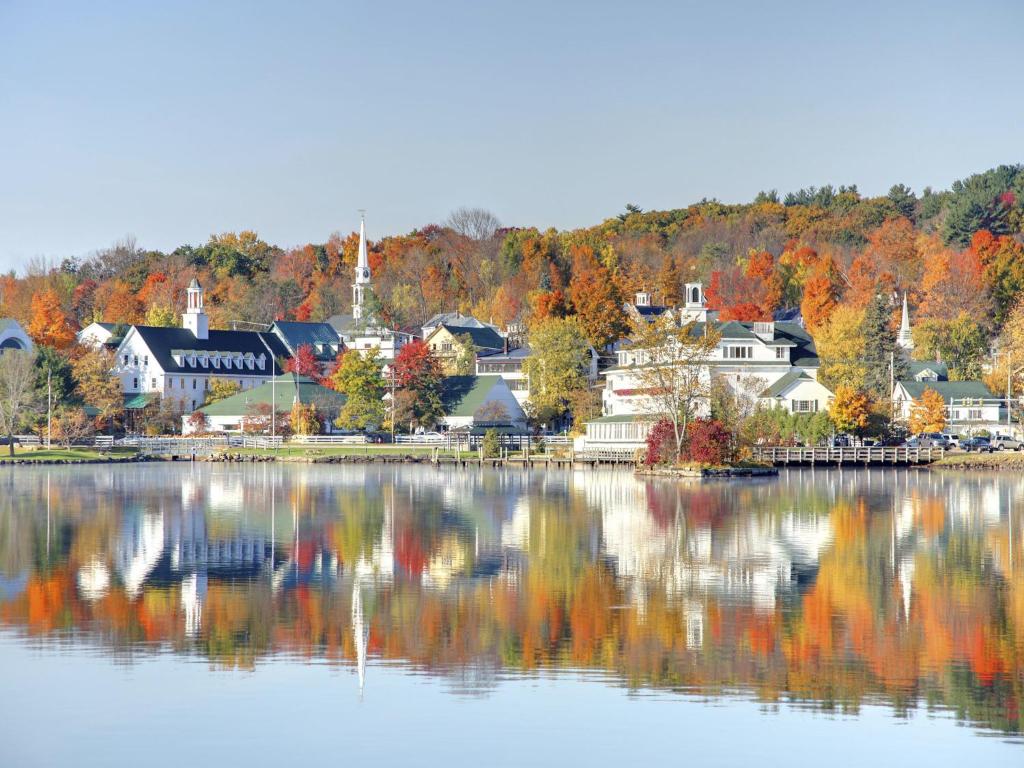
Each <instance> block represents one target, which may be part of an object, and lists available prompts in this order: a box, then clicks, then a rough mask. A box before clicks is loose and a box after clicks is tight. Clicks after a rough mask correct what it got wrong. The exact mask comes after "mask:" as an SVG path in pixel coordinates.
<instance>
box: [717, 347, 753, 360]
mask: <svg viewBox="0 0 1024 768" xmlns="http://www.w3.org/2000/svg"><path fill="white" fill-rule="evenodd" d="M753 356H754V348H753V347H724V348H723V349H722V357H723V358H725V359H726V360H749V359H751V358H752V357H753Z"/></svg>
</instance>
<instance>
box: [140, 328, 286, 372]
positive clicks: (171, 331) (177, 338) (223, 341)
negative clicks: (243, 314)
mask: <svg viewBox="0 0 1024 768" xmlns="http://www.w3.org/2000/svg"><path fill="white" fill-rule="evenodd" d="M132 330H134V331H135V332H136V333H138V334H139V336H140V337H141V338H142V340H143V341H144V342H145V343H146V346H147V347H149V350H150V352H152V353H153V356H154V357H155V358H156V362H157V363H159V364H160V367H161V368H163V369H164V371H165V372H166V373H197V372H202V373H215V372H216V371H217V370H219V369H217V368H213V367H207V368H203V367H202V366H199V365H188V364H187V363H186V364H184V365H178V364H177V363H176V362H175V361H174V357H173V355H172V352H173V350H176V349H188V350H191V349H194V350H196V351H197V352H230V353H237V354H241V355H246V354H251V355H253V356H254V357H257V358H258V357H259V356H260V355H266V354H267V347H270V351H271V352H272V353H273V357H274V358H277V357H287V356H288V350H287V348H286V347H285V346H284V344H282V343H281V340H280V339H279V338H278V337H277V336H276V335H274V334H272V333H257V332H255V331H210V333H209V338H206V339H199V338H196V335H195V334H194V333H192V331H190V330H188V329H187V328H157V327H155V326H151V325H133V326H132ZM129 333H130V331H129ZM272 365H273V366H274V371H275V372H276V373H281V369H280V367H279V366H278V365H277V361H276V359H275V360H273V361H272ZM269 373H270V369H269V368H268V369H265V370H262V371H261V370H259V369H258V368H254V369H252V370H251V371H250V370H249V369H248V368H244V369H242V370H238V371H231V376H232V377H235V376H240V375H241V376H244V375H250V376H259V375H267V374H269Z"/></svg>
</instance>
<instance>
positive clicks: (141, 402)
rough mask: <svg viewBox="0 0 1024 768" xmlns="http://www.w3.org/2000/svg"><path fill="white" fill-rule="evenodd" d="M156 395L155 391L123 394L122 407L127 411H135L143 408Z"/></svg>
mask: <svg viewBox="0 0 1024 768" xmlns="http://www.w3.org/2000/svg"><path fill="white" fill-rule="evenodd" d="M156 397H157V394H156V393H155V392H139V393H136V394H134V395H131V394H129V395H125V396H124V407H125V409H126V410H129V411H137V410H140V409H142V408H145V407H146V406H147V405H149V404H150V403H151V402H153V400H155V399H156Z"/></svg>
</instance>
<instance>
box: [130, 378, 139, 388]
mask: <svg viewBox="0 0 1024 768" xmlns="http://www.w3.org/2000/svg"><path fill="white" fill-rule="evenodd" d="M138 388H139V380H138V379H132V389H138Z"/></svg>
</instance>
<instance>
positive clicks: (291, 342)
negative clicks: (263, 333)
mask: <svg viewBox="0 0 1024 768" xmlns="http://www.w3.org/2000/svg"><path fill="white" fill-rule="evenodd" d="M270 331H271V333H276V334H277V335H278V336H279V337H280V338H281V340H282V341H284V343H285V346H287V347H288V350H289V352H291V353H292V354H294V353H295V350H297V349H298V348H299V347H301V346H302V345H303V344H309V345H310V346H311V347H313V351H314V352H315V353H317V355H318V356H321V355H323V356H327V355H329V356H330V357H332V358H333V357H334V355H335V354H336V350H335V351H334V352H332V351H331V350H330V349H328V350H327V351H325V352H322V353H321V351H320V350H321V349H322V348H323V347H324V345H333V346H334V347H337V346H338V345H340V344H341V337H340V336H339V335H338V332H337V330H335V328H334V326H332V325H331V324H330V323H300V322H292V321H287V320H276V321H274V324H273V325H272V326H270Z"/></svg>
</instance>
